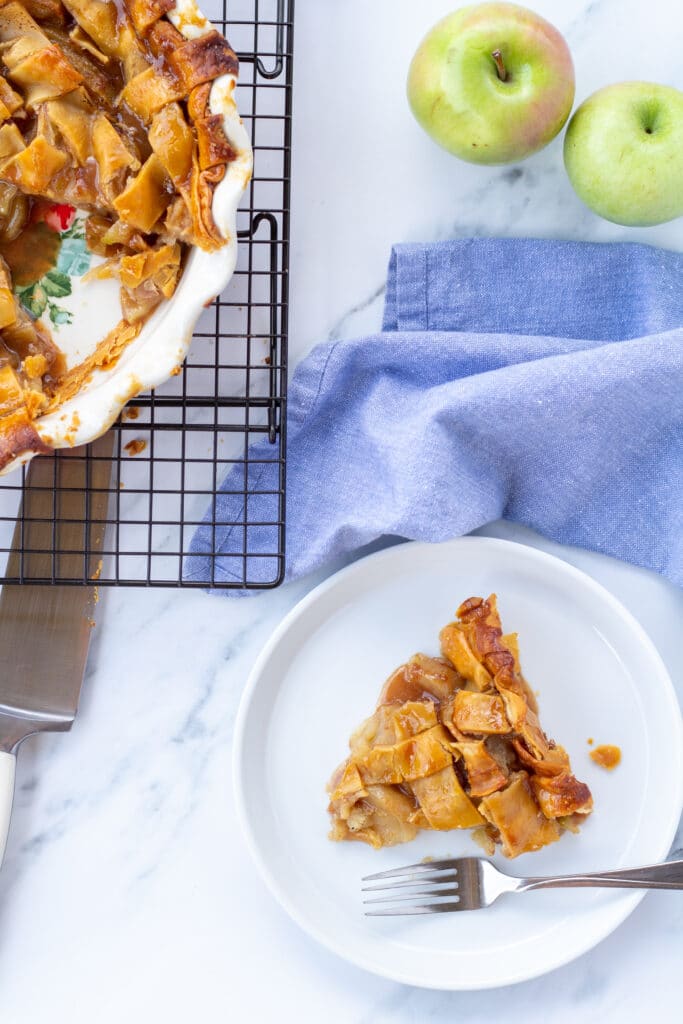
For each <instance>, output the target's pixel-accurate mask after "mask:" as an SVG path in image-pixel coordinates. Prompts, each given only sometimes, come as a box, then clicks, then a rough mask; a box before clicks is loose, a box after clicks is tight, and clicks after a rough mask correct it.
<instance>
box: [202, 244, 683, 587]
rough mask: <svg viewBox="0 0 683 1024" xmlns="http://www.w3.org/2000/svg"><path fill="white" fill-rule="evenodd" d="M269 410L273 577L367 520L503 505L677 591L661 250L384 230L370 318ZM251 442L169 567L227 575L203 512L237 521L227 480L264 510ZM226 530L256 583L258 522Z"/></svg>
mask: <svg viewBox="0 0 683 1024" xmlns="http://www.w3.org/2000/svg"><path fill="white" fill-rule="evenodd" d="M288 405H289V411H288V432H289V433H288V452H287V458H288V470H287V561H286V578H287V579H293V578H297V577H300V576H303V575H305V574H306V573H310V572H311V571H313V570H314V569H317V568H318V567H320V566H321V565H323V564H324V563H326V562H328V561H330V560H332V559H334V558H337V557H339V556H340V555H343V554H347V553H349V552H351V551H353V550H354V549H356V548H359V547H361V546H363V545H366V544H368V543H370V542H372V541H374V540H376V539H377V538H379V537H381V536H384V535H391V536H394V537H396V536H398V537H404V538H411V539H416V540H423V541H442V540H447V539H449V538H451V537H456V536H460V535H462V534H465V533H469V532H470V531H471V530H474V529H476V528H477V527H480V526H483V525H485V524H486V523H489V522H491V521H492V520H495V519H501V518H503V519H509V520H513V521H515V522H518V523H522V524H524V525H526V526H529V527H532V528H533V529H535V530H537V531H538V532H539V533H541V534H543V535H545V536H546V537H549V538H551V539H553V540H556V541H559V542H561V543H565V544H573V545H577V546H580V547H583V548H588V549H591V550H594V551H599V552H602V553H604V554H609V555H613V556H616V557H617V558H621V559H624V560H626V561H629V562H632V563H634V564H637V565H643V566H647V567H649V568H651V569H654V570H655V571H657V572H659V573H662V574H663V575H665V576H666V577H668V578H669V579H670V580H672V581H674V582H675V583H677V584H679V585H682V586H683V255H681V254H678V253H673V252H668V251H664V250H660V249H655V248H652V247H649V246H644V245H635V244H623V243H621V244H591V243H578V242H556V241H542V240H536V239H468V240H459V241H453V242H444V243H436V244H428V245H398V246H396V247H395V248H394V250H393V252H392V254H391V260H390V263H389V274H388V280H387V291H386V305H385V313H384V323H383V330H382V332H381V333H379V334H375V335H372V336H370V337H366V338H360V339H357V340H353V341H335V342H330V343H327V344H323V345H319V346H318V347H317V348H315V349H314V350H313V351H312V352H311V354H310V355H309V356H308V357H307V358H306V359H304V360H303V362H302V363H301V364H300V365H299V366H298V367H297V369H296V371H295V373H294V376H293V379H292V381H291V384H290V390H289V400H288ZM269 448H270V445H269V443H268V441H267V440H265V439H264V440H263V441H261V442H258V443H257V444H256V445H254V446H253V448H252V449H251V454H250V464H249V466H248V467H245V465H244V463H237V464H236V465H235V467H234V468H233V469H232V470H231V472H230V473H229V474H228V476H227V478H226V480H225V482H224V484H223V486H222V491H221V493H220V494H219V496H218V499H217V501H216V505H215V508H214V507H212V508H210V509H209V510H208V511H207V514H206V517H205V520H204V522H203V524H202V525H200V526H199V527H198V529H197V531H196V533H195V535H194V537H193V539H192V543H191V549H190V550H191V554H190V555H189V556H188V558H187V560H186V565H185V573H186V576H187V578H189V579H193V580H200V581H206V582H207V584H208V583H209V581H210V580H211V576H212V562H213V560H214V559H213V556H212V552H215V551H218V553H219V554H218V557H217V558H216V564H215V578H216V579H217V580H221V581H226V582H227V581H231V580H238V579H241V578H243V574H244V564H245V563H244V561H243V558H242V555H241V551H242V543H243V538H244V535H245V531H244V529H243V527H242V526H241V525H236V526H233V527H231V526H225V527H222V526H221V525H218V526H215V527H214V526H212V522H213V523H215V522H218V523H221V522H228V523H229V522H233V523H241V522H244V521H245V503H244V496H243V494H242V493H241V492H242V491H243V488H244V483H245V477H246V483H247V487H248V490H249V491H250V492H254V493H250V495H249V497H248V499H247V500H248V515H247V517H246V518H247V520H248V522H249V523H259V522H261V523H267V522H272V521H273V519H274V518H275V517H274V515H273V500H274V498H273V492H276V491H277V489H278V465H277V463H276V462H273V461H268V460H269V459H272V453H271V452H269ZM259 459H261V460H263V461H260V462H259V461H258V460H259ZM253 460H257V461H255V462H254V461H253ZM231 492H232V493H231ZM268 492H270V493H268ZM214 530H215V538H214ZM246 535H247V538H248V551H249V552H250V553H251V554H252V555H253V557H252V558H250V559H249V576H250V578H259V579H262V580H264V581H266V580H269V579H272V578H273V577H274V575H275V572H276V570H275V566H274V560H273V559H272V558H260V557H259V556H260V553H262V552H269V551H273V550H274V543H275V540H274V538H275V528H274V527H273V526H258V525H255V526H249V527H248V530H247V531H246Z"/></svg>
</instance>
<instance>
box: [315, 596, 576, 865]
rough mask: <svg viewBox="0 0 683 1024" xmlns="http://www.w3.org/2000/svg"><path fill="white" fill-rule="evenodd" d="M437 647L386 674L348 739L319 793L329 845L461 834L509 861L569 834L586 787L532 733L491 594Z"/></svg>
mask: <svg viewBox="0 0 683 1024" xmlns="http://www.w3.org/2000/svg"><path fill="white" fill-rule="evenodd" d="M440 640H441V657H439V658H432V657H429V656H427V655H425V654H416V655H414V656H413V657H412V658H411V659H410V661H408V662H406V664H405V665H401V667H400V668H398V669H397V670H396V671H395V672H394V673H393V674H392V675H391V676H390V677H389V679H388V680H387V681H386V683H385V684H384V687H383V689H382V692H381V694H380V698H379V703H378V705H377V709H376V711H375V712H374V714H373V715H372V716H371V717H370V718H368V719H367V720H366V721H365V722H363V724H362V725H361V726H360V728H359V729H358V730H357V731H356V732H355V733H354V734H353V736H352V737H351V740H350V744H349V745H350V749H351V753H350V756H349V757H348V758H347V759H346V761H344V763H343V764H342V765H340V767H339V768H338V769H337V770H336V771H335V773H334V774H333V776H332V779H331V780H330V783H329V786H328V790H329V793H330V804H329V811H330V815H331V818H332V830H331V832H330V838H331V839H334V840H344V839H357V840H362V841H363V842H366V843H369V844H370V846H373V847H375V848H376V849H379V848H380V847H382V846H393V845H395V844H396V843H405V842H408V841H409V840H411V839H414V838H415V836H416V835H417V833H418V831H419V830H420V829H436V830H439V831H446V830H449V829H460V828H467V829H474V830H475V831H474V838H475V839H476V840H477V842H479V844H480V845H481V846H483V847H484V849H485V850H486V851H487V852H488V853H493V851H494V849H495V847H496V844H500V845H501V846H502V850H503V853H504V854H505V855H506V856H507V857H517V856H518V855H519V854H522V853H528V852H531V851H533V850H539V849H541V848H542V847H543V846H547V845H548V844H549V843H554V842H555V841H556V840H557V839H559V838H560V836H561V835H562V833H563V831H565V830H567V829H569V830H570V831H576V829H577V826H578V824H579V823H580V822H581V821H583V820H584V818H585V817H586V815H588V814H590V812H591V810H592V808H593V799H592V796H591V792H590V790H589V788H588V786H587V785H586V784H585V783H583V782H579V781H578V780H577V779H576V778H575V777H574V775H573V774H572V770H571V765H570V762H569V756H568V754H567V752H566V750H564V748H563V747H561V746H559V745H558V744H557V743H555V742H554V740H551V739H548V737H547V736H546V734H545V733H544V732H543V729H542V728H541V725H540V722H539V718H538V707H537V703H536V699H535V696H534V694H533V692H532V690H531V688H530V687H529V684H528V683H527V681H526V679H525V678H524V676H523V675H522V670H521V667H520V663H519V651H518V645H517V636H516V634H514V633H513V634H508V635H507V636H504V635H503V631H502V628H501V624H500V617H499V615H498V608H497V604H496V595H495V594H492V595H491V596H490V597H489V598H487V599H486V600H484V599H483V598H481V597H471V598H469V599H468V600H467V601H465V602H464V603H463V604H462V605H461V606H460V607H459V608H458V611H457V619H456V621H454V622H451V623H449V624H448V625H447V626H445V627H444V628H443V629H442V631H441V634H440Z"/></svg>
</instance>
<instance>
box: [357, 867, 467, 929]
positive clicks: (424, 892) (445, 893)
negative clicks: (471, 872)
mask: <svg viewBox="0 0 683 1024" xmlns="http://www.w3.org/2000/svg"><path fill="white" fill-rule="evenodd" d="M457 875H458V861H455V860H435V861H426V862H422V863H420V864H408V865H406V866H405V867H402V868H393V869H392V870H390V871H380V872H378V873H377V874H374V875H366V877H365V878H363V879H362V881H363V882H373V881H382V883H383V884H381V885H366V886H363V888H362V890H361V891H362V892H381V891H385V890H391V891H393V892H394V893H395V894H394V895H392V896H379V897H375V898H373V899H365V900H363V904H364V905H365V906H368V905H370V904H377V903H393V904H396V903H399V904H402V905H401V906H398V907H384V908H382V909H377V910H366V911H365V916H366V917H392V916H396V915H399V914H400V915H403V914H438V913H446V912H449V911H454V910H459V909H461V907H460V905H459V903H460V896H459V882H458V877H457ZM396 890H398V891H396ZM444 897H451V899H449V901H448V902H446V901H445V900H444ZM416 899H423V900H424V899H436V900H438V901H439V902H437V903H431V904H415V903H412V902H411V901H413V900H416Z"/></svg>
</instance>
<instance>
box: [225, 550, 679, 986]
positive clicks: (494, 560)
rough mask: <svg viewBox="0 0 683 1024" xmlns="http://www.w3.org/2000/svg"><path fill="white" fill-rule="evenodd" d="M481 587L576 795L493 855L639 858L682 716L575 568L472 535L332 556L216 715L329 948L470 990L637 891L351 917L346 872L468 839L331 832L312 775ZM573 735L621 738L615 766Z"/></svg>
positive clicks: (665, 834) (275, 875)
mask: <svg viewBox="0 0 683 1024" xmlns="http://www.w3.org/2000/svg"><path fill="white" fill-rule="evenodd" d="M633 572H634V574H635V572H636V570H633ZM494 590H495V591H496V592H497V594H498V599H499V607H500V611H501V618H502V621H503V623H504V626H505V628H506V629H509V630H511V631H518V632H519V641H520V652H521V660H522V666H523V669H524V672H525V675H526V677H527V678H528V679H529V681H530V683H531V685H532V687H533V688H534V689H535V690H538V692H539V704H540V711H541V720H542V722H543V724H544V727H546V728H547V729H548V731H549V734H550V735H554V736H555V738H556V739H557V740H558V741H559V742H560V743H562V744H563V745H564V746H565V747H566V748H567V750H568V752H569V754H570V757H571V760H572V767H573V769H574V771H575V773H576V775H577V776H578V777H579V778H580V779H582V780H584V781H586V782H587V783H588V784H589V786H590V787H591V790H592V792H593V795H594V798H595V810H594V812H593V814H592V815H591V816H590V818H589V819H588V820H587V821H586V823H585V824H584V825H583V826H582V828H581V831H580V833H579V834H578V835H571V834H566V835H564V836H563V837H562V839H561V840H560V841H559V842H557V843H554V844H553V845H552V846H549V847H546V848H545V849H543V850H541V851H539V852H537V853H532V854H526V855H525V856H522V857H518V858H517V859H515V860H512V861H510V860H506V859H505V858H504V857H502V855H500V854H497V855H496V856H495V857H494V858H493V859H494V862H495V863H496V864H497V865H498V866H499V867H501V868H502V869H503V870H506V871H508V872H509V873H511V874H518V875H522V876H523V875H531V874H533V875H542V874H562V873H571V872H575V871H576V872H584V871H592V870H600V869H605V868H619V867H628V866H636V865H638V864H647V863H653V862H656V861H659V860H663V859H664V858H665V857H666V855H667V853H668V851H669V849H670V846H671V843H672V841H673V839H674V836H675V833H676V828H677V825H678V822H679V819H680V814H681V804H682V802H683V732H682V729H681V714H680V710H679V707H678V703H677V700H676V696H675V693H674V690H673V686H672V684H671V680H670V678H669V675H668V673H667V670H666V668H665V666H664V663H663V662H662V660H661V658H660V656H659V654H658V652H657V651H656V649H655V648H654V646H653V644H652V642H651V641H650V639H649V638H648V636H647V635H646V633H645V632H644V630H643V629H642V627H641V626H640V625H639V624H638V623H637V622H636V620H635V619H634V618H633V616H632V615H631V614H630V613H629V612H628V611H627V610H626V609H625V608H624V607H623V605H621V604H620V602H619V601H618V600H617V599H616V598H615V597H614V596H613V595H612V594H610V593H609V592H608V591H607V590H606V589H605V588H604V587H602V586H600V585H599V584H598V583H596V582H595V581H594V580H593V579H591V578H590V577H589V576H587V575H586V574H585V573H583V572H580V571H579V570H578V569H575V568H574V567H573V566H571V565H568V564H567V563H566V562H563V561H561V560H560V559H558V558H555V557H553V556H551V555H548V554H545V553H543V552H541V551H537V550H535V549H533V548H531V547H527V546H526V545H521V544H513V543H510V542H508V541H502V540H497V539H491V538H484V537H464V538H460V539H458V540H455V541H451V542H449V543H445V544H435V545H427V544H403V545H399V546H398V547H394V548H391V549H389V550H386V551H382V552H380V553H378V554H375V555H372V556H370V557H368V558H364V559H362V560H361V561H359V562H356V563H355V564H354V565H352V566H350V567H349V568H347V569H345V570H343V571H342V572H340V573H337V574H336V575H335V576H333V577H331V578H330V579H328V580H326V581H325V582H324V583H322V584H321V585H320V586H319V587H317V588H316V589H315V590H314V591H312V592H311V593H310V594H308V595H307V596H306V597H305V598H304V599H303V600H302V601H301V602H300V603H299V604H298V605H297V606H296V608H295V609H294V610H293V611H292V612H291V613H290V614H289V615H288V616H287V618H286V619H285V620H284V621H283V622H282V624H281V625H280V626H279V628H278V629H277V630H276V631H275V632H274V633H273V635H272V636H271V638H270V640H269V641H268V643H267V645H266V647H265V649H264V650H263V652H262V654H261V655H260V657H259V659H258V661H257V663H256V665H255V666H254V668H253V670H252V673H251V676H250V679H249V682H248V684H247V688H246V690H245V693H244V696H243V699H242V704H241V706H240V711H239V714H238V718H237V723H236V727H235V748H234V779H235V796H236V803H237V810H238V815H239V818H240V819H241V822H242V825H243V828H244V832H245V835H246V838H247V842H248V845H249V848H250V850H251V853H252V855H253V857H254V859H255V861H256V864H257V866H258V867H259V869H260V871H261V873H262V875H263V877H264V879H265V881H266V882H267V884H268V885H269V887H270V888H271V890H272V892H273V894H274V895H275V896H276V898H277V899H278V900H279V901H280V903H281V904H282V906H283V907H284V908H285V910H287V912H288V913H289V914H290V915H291V916H292V918H293V919H294V920H295V921H297V922H298V924H300V925H301V926H302V927H303V928H304V929H305V930H306V931H307V932H308V933H309V934H310V935H311V936H312V937H313V938H315V939H316V940H317V941H318V942H320V943H322V944H323V945H324V946H326V947H327V948H328V949H330V950H332V951H333V952H335V953H337V954H338V955H339V956H341V957H343V958H345V959H346V960H349V961H350V962H352V963H354V964H356V965H358V966H360V967H363V968H365V969H366V970H369V971H372V972H374V973H376V974H379V975H382V976H384V977H387V978H392V979H393V980H395V981H398V982H401V983H403V984H410V985H420V986H424V987H429V988H441V989H461V990H462V989H482V988H491V987H496V986H500V985H509V984H513V983H516V982H520V981H523V980H526V979H529V978H532V977H535V976H538V975H540V974H543V973H545V972H547V971H549V970H552V969H554V968H557V967H559V966H561V965H562V964H565V963H567V962H569V961H570V960H572V959H574V958H575V957H577V956H580V955H581V954H582V953H585V952H586V951H587V950H589V949H591V948H592V947H593V946H594V945H595V944H596V943H597V942H599V941H600V940H601V939H604V938H605V937H606V936H607V935H608V934H609V933H610V932H612V931H613V930H614V929H615V928H616V927H617V926H618V925H619V924H620V923H621V922H622V921H623V920H624V919H625V918H626V917H627V916H628V914H629V913H630V912H631V911H632V910H633V909H634V908H635V907H636V906H637V904H638V903H639V901H640V900H641V899H642V898H643V895H644V893H642V892H633V891H619V890H612V891H607V890H589V889H581V890H569V891H565V892H560V891H549V892H545V893H540V892H538V893H530V894H527V895H526V896H516V897H515V896H509V897H506V898H504V899H502V900H500V901H499V902H498V903H496V904H495V905H494V906H493V907H490V908H489V909H487V910H482V911H474V912H471V913H465V914H439V915H433V916H427V917H407V918H386V919H382V918H372V919H370V918H365V917H364V916H363V907H362V903H361V882H360V879H361V877H362V876H364V875H367V874H370V873H372V872H376V871H383V870H385V869H389V868H394V867H398V866H400V865H405V864H412V863H415V862H417V861H420V860H421V859H422V858H424V857H427V856H431V857H436V858H438V857H447V856H451V857H458V856H478V855H480V854H481V850H480V849H479V847H477V846H476V845H475V843H474V842H473V841H472V839H471V836H470V834H469V833H468V832H467V831H462V832H445V833H427V832H423V833H421V834H420V835H419V836H418V837H417V839H415V840H414V841H413V842H411V843H406V844H404V845H401V846H396V847H393V848H386V849H383V850H378V851H376V850H372V849H370V848H369V847H368V846H366V845H365V844H363V843H332V842H330V841H329V840H328V839H327V831H328V828H329V822H328V817H327V814H326V810H325V807H326V803H327V796H326V793H325V783H326V781H327V779H328V777H329V775H330V773H331V771H332V770H333V768H334V767H335V766H336V764H337V763H339V762H340V761H341V760H342V759H343V758H344V757H345V756H346V752H347V744H348V738H349V735H350V734H351V732H352V731H353V730H354V729H355V728H356V727H357V726H358V725H359V723H360V722H361V721H362V720H363V719H364V718H365V717H367V715H369V714H370V713H371V711H372V709H373V707H374V704H375V701H376V699H377V695H378V692H379V688H380V685H381V683H382V681H383V680H384V678H386V677H387V676H388V675H389V673H390V672H391V671H392V670H393V669H394V668H395V667H396V666H397V665H399V664H400V663H401V662H403V661H405V660H406V658H407V657H409V656H410V655H411V654H412V653H414V652H415V651H417V650H422V651H425V652H426V653H428V654H429V653H437V649H438V648H437V644H438V641H437V635H438V630H439V628H440V626H441V625H443V624H444V623H445V622H447V621H448V620H449V619H450V618H452V616H453V613H454V610H455V607H456V606H457V605H458V604H459V602H460V601H461V600H462V599H464V598H465V597H467V596H469V595H471V594H482V593H483V594H488V593H490V592H491V591H494ZM589 738H593V739H594V741H595V744H600V743H614V744H616V745H618V746H620V748H621V750H622V756H623V759H622V763H621V765H620V766H619V767H618V768H617V769H616V770H615V771H614V772H611V773H608V772H605V771H604V770H603V769H600V768H599V767H598V766H596V765H595V764H593V762H592V761H591V760H590V758H589V756H588V755H589V751H590V749H591V748H590V746H589V744H588V742H587V740H588V739H589ZM643 941H646V939H644V940H643Z"/></svg>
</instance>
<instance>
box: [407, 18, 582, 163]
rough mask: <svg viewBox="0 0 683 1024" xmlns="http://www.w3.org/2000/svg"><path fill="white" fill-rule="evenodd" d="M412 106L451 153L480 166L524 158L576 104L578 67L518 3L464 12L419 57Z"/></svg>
mask: <svg viewBox="0 0 683 1024" xmlns="http://www.w3.org/2000/svg"><path fill="white" fill-rule="evenodd" d="M408 101H409V103H410V106H411V109H412V111H413V113H414V115H415V117H416V118H417V120H418V121H419V123H420V124H421V125H422V127H423V128H424V130H425V131H426V132H427V133H428V134H429V135H431V137H432V138H433V139H434V140H435V141H436V142H438V143H439V144H440V145H441V146H443V147H444V149H447V150H448V151H449V152H450V153H454V154H455V155H456V156H459V157H460V158H461V159H462V160H469V161H471V162H472V163H477V164H506V163H511V162H512V161H517V160H523V159H524V158H525V157H527V156H530V154H531V153H535V152H536V151H537V150H539V149H542V148H543V147H544V146H546V145H547V144H548V143H549V142H550V141H551V140H552V139H554V138H555V136H556V135H557V133H558V132H559V131H560V129H561V128H562V126H563V125H564V123H565V121H566V120H567V118H568V117H569V113H570V111H571V109H572V104H573V102H574V66H573V64H572V58H571V54H570V53H569V49H568V47H567V44H566V43H565V41H564V39H563V38H562V36H561V35H560V33H559V32H558V31H557V29H556V28H554V27H553V26H552V25H551V24H550V23H549V22H547V21H545V19H544V18H541V17H540V16H539V15H538V14H534V12H533V11H529V10H527V8H525V7H519V6H518V5H517V4H508V3H485V4H478V5H476V6H474V7H463V8H462V9H461V10H459V11H455V12H454V13H453V14H449V15H448V16H447V17H445V18H443V19H442V20H441V21H440V22H438V23H437V24H436V25H435V26H434V28H433V29H432V30H431V32H429V33H428V34H427V36H426V37H425V38H424V39H423V41H422V42H421V43H420V46H419V47H418V50H417V53H416V54H415V56H414V57H413V60H412V63H411V65H410V71H409V72H408Z"/></svg>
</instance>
